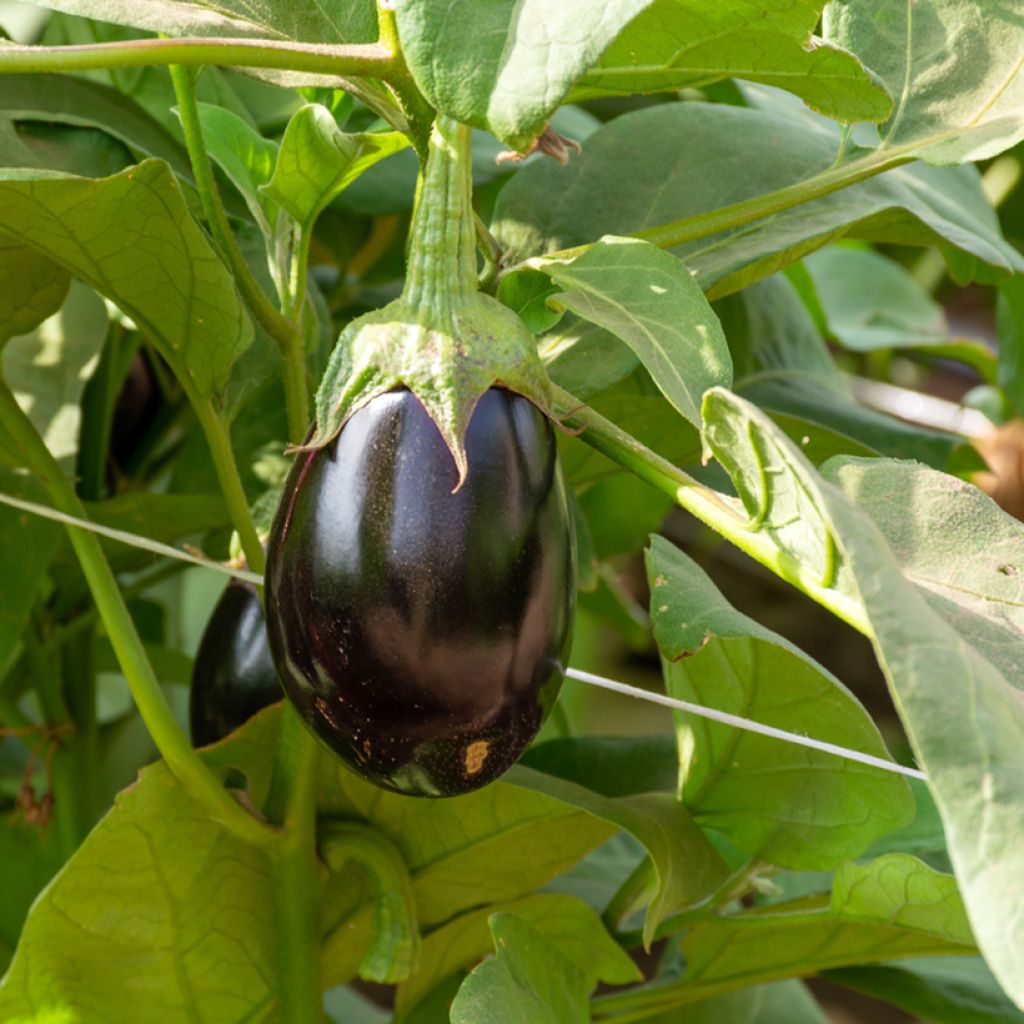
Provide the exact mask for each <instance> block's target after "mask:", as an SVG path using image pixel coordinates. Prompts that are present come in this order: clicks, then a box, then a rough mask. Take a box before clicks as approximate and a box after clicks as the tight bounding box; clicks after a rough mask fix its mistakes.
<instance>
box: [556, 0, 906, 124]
mask: <svg viewBox="0 0 1024 1024" xmlns="http://www.w3.org/2000/svg"><path fill="white" fill-rule="evenodd" d="M822 6H823V0H800V2H798V3H780V2H778V0H769V2H766V3H758V4H751V3H749V0H726V2H719V3H716V4H714V5H713V6H708V5H707V4H704V3H701V2H700V0H660V2H657V3H654V4H651V6H650V7H648V8H647V10H646V11H644V13H643V14H641V15H640V16H639V17H637V18H636V19H635V20H634V21H633V22H632V23H631V24H630V25H629V26H627V28H626V29H625V30H624V31H623V32H622V33H621V34H620V35H619V37H618V39H616V40H615V42H614V43H612V45H611V46H610V47H609V48H608V50H607V52H606V53H605V55H604V57H603V58H602V59H601V61H600V63H599V64H598V65H597V66H596V67H595V68H593V69H591V70H590V71H588V72H587V73H586V74H585V75H584V76H583V78H582V79H581V80H580V81H579V83H578V84H577V86H576V88H575V89H574V90H573V93H572V98H573V99H589V98H592V97H594V96H605V95H613V96H614V95H629V94H631V93H638V92H641V93H644V92H665V91H675V90H678V89H685V88H692V87H702V86H706V85H710V84H711V83H712V82H717V81H720V80H721V79H723V78H742V79H747V80H748V81H752V82H761V83H763V84H765V85H774V86H778V87H779V88H781V89H787V90H788V91H790V92H792V93H794V94H795V95H797V96H799V97H800V98H801V99H802V100H804V102H805V103H807V104H808V105H809V106H811V107H813V108H814V109H815V110H818V111H820V112H821V113H823V114H825V115H826V116H828V117H831V118H834V119H835V120H837V121H847V122H851V121H881V120H882V119H883V118H886V117H888V116H889V114H890V112H891V111H892V106H893V104H892V99H891V98H890V97H889V95H888V93H887V92H886V90H885V87H884V86H883V85H882V84H881V82H880V81H879V80H878V79H877V78H876V77H875V75H874V74H873V73H872V72H870V71H868V70H866V69H865V68H864V66H863V65H862V64H861V63H860V61H859V60H858V59H857V58H856V57H855V56H854V55H853V54H851V53H847V52H845V51H843V50H841V49H839V48H838V47H836V46H833V45H831V44H829V43H826V42H824V41H823V40H820V39H817V38H815V37H814V36H812V35H811V33H812V32H813V31H814V28H815V26H816V25H817V23H818V18H819V15H820V13H821V8H822Z"/></svg>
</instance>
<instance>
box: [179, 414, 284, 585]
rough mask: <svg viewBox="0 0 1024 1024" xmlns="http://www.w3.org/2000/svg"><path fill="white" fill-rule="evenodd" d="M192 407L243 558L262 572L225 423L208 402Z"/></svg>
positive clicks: (257, 540) (262, 560) (260, 550)
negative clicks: (208, 449)
mask: <svg viewBox="0 0 1024 1024" xmlns="http://www.w3.org/2000/svg"><path fill="white" fill-rule="evenodd" d="M190 397H192V396H190ZM192 405H193V408H194V409H195V413H196V417H197V419H198V420H199V425H200V426H201V427H202V430H203V434H204V435H205V437H206V443H207V444H208V445H209V447H210V455H211V456H212V458H213V465H214V468H215V469H216V470H217V479H218V481H219V482H220V488H221V491H223V493H224V500H225V502H227V506H228V513H229V514H230V516H231V522H232V524H233V525H234V527H235V529H236V530H237V531H238V539H239V540H240V541H241V544H242V550H243V551H244V552H245V559H246V561H247V562H248V563H249V568H250V569H252V571H253V572H259V573H261V572H263V566H264V563H265V561H266V559H265V557H264V554H263V545H262V544H261V543H260V537H259V534H258V533H257V532H256V527H255V526H254V525H253V521H252V515H251V514H250V512H249V502H248V501H247V500H246V497H245V489H244V488H243V487H242V480H241V478H240V477H239V475H238V465H237V463H236V462H235V455H234V452H233V451H232V450H231V435H230V434H229V433H228V428H227V426H226V425H225V423H224V421H223V420H222V419H221V418H220V416H218V415H217V413H216V411H215V410H214V408H213V406H212V405H211V404H210V403H209V402H208V401H206V400H204V399H202V398H195V399H194V400H193V402H192Z"/></svg>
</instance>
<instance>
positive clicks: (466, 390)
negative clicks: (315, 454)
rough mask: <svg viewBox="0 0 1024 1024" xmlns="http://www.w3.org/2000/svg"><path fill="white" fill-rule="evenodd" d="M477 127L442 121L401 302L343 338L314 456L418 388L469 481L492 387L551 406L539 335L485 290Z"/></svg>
mask: <svg viewBox="0 0 1024 1024" xmlns="http://www.w3.org/2000/svg"><path fill="white" fill-rule="evenodd" d="M470 138H471V129H470V128H469V127H467V126H465V125H461V124H458V123H457V122H455V121H452V120H451V119H449V118H446V117H439V118H438V119H437V121H436V123H435V125H434V130H433V133H432V135H431V140H430V153H429V157H428V160H427V166H426V170H425V172H424V175H423V179H422V182H421V185H420V192H419V196H418V199H417V203H416V211H415V214H414V216H413V224H412V232H411V235H410V239H409V267H408V274H407V277H406V282H405V288H404V289H403V291H402V294H401V296H400V297H399V298H398V299H396V300H395V301H394V302H392V303H389V304H388V305H387V306H385V307H383V308H382V309H379V310H375V311H374V312H372V313H368V314H367V315H366V316H362V317H360V318H359V319H358V320H354V321H353V322H352V323H351V324H349V326H348V327H347V328H346V329H345V330H344V331H343V332H342V334H341V337H340V338H339V339H338V345H337V347H336V348H335V350H334V353H333V355H332V357H331V361H330V364H329V365H328V368H327V372H326V373H325V374H324V379H323V382H322V383H321V385H320V390H319V392H318V393H317V399H316V418H317V426H316V430H315V432H314V434H313V437H312V439H311V440H310V441H309V443H308V444H307V445H306V447H307V448H322V447H323V446H324V445H326V444H327V443H328V442H330V441H331V440H333V439H334V438H335V437H336V436H337V434H338V431H339V430H341V428H342V426H343V425H344V423H345V421H346V420H347V419H348V418H349V417H350V416H351V415H352V414H353V413H354V412H355V411H356V410H357V409H359V408H360V407H362V406H364V405H366V404H367V402H369V401H370V400H371V399H373V398H375V397H376V396H377V395H381V394H384V393H385V392H387V391H393V390H395V389H396V388H400V387H405V388H408V389H409V390H410V391H412V392H413V394H415V395H416V397H417V398H418V399H419V400H420V402H422V404H423V406H424V408H425V409H426V410H427V412H428V413H429V415H430V417H431V419H433V421H434V422H435V423H436V424H437V428H438V430H440V432H441V436H442V437H443V438H444V441H445V444H446V445H447V446H448V448H449V450H450V451H451V453H452V456H453V457H454V459H455V464H456V466H457V467H458V472H459V478H458V482H459V486H461V484H462V482H463V481H464V480H465V478H466V449H465V443H464V438H465V433H466V428H467V427H468V425H469V420H470V417H471V416H472V415H473V410H474V408H475V407H476V404H477V402H478V401H479V400H480V398H481V396H482V395H483V394H484V392H485V391H487V389H488V388H490V387H493V386H495V385H498V386H500V387H503V388H506V389H508V390H509V391H514V392H516V393H517V394H520V395H524V396H525V397H526V398H528V399H530V401H531V402H533V403H534V405H536V406H538V408H540V409H541V410H543V411H545V412H548V411H549V410H550V407H551V401H550V399H551V392H550V383H549V381H548V378H547V374H546V373H545V371H544V368H543V367H542V365H541V362H540V358H539V356H538V355H537V346H536V343H535V342H534V339H533V337H532V335H531V334H530V332H529V331H528V330H527V329H526V327H525V326H524V325H523V323H522V321H521V320H520V319H519V317H517V316H516V315H515V314H514V313H513V312H512V311H511V310H509V309H507V308H506V307H504V306H502V305H501V303H499V302H497V301H496V300H495V299H493V298H491V297H490V296H489V295H483V294H481V293H480V292H479V291H478V290H477V278H476V236H475V232H474V226H473V216H472V184H473V179H472V159H471V153H470Z"/></svg>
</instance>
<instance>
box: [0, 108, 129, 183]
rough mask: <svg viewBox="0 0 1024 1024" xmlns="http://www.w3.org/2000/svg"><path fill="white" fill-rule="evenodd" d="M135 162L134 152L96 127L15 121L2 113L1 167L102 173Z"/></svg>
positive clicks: (95, 174) (90, 173)
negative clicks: (16, 122)
mask: <svg viewBox="0 0 1024 1024" xmlns="http://www.w3.org/2000/svg"><path fill="white" fill-rule="evenodd" d="M131 163H132V156H131V153H129V152H128V150H127V149H126V148H125V147H124V146H123V145H122V144H121V143H120V142H118V141H117V139H114V138H112V137H111V136H110V135H107V134H106V132H101V131H98V130H96V129H95V128H75V127H69V126H67V125H62V124H45V123H36V122H32V121H23V122H21V123H20V124H15V122H14V121H11V120H9V119H8V118H6V117H3V116H0V168H7V167H16V168H22V169H24V168H29V167H35V168H38V169H39V170H41V171H42V172H44V174H45V175H48V176H52V175H53V174H54V173H55V172H57V171H63V172H65V173H66V174H81V175H83V176H85V177H102V176H103V175H105V174H116V173H117V172H118V171H120V170H122V169H123V168H125V167H127V166H128V165H129V164H131ZM4 176H5V177H6V176H7V175H6V174H5V175H4ZM42 176H43V175H40V177H42Z"/></svg>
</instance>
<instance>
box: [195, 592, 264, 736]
mask: <svg viewBox="0 0 1024 1024" xmlns="http://www.w3.org/2000/svg"><path fill="white" fill-rule="evenodd" d="M282 696H283V694H282V692H281V684H280V682H278V678H277V671H276V670H275V668H274V661H273V658H271V656H270V645H269V644H268V643H267V627H266V619H265V618H264V616H263V604H262V603H261V601H260V595H259V594H258V593H257V592H256V588H255V587H254V586H253V585H252V584H251V583H245V582H243V581H242V580H232V581H231V582H230V583H229V584H228V585H227V587H226V588H225V590H224V593H223V594H222V595H221V598H220V600H219V601H218V602H217V604H216V606H215V607H214V609H213V614H212V615H211V616H210V621H209V622H208V623H207V624H206V629H205V630H204V631H203V638H202V640H201V641H200V642H199V650H198V651H197V652H196V660H195V667H194V668H193V670H192V692H191V694H190V696H189V725H190V727H191V732H192V742H193V743H194V744H195V745H196V746H197V747H205V746H206V745H207V744H208V743H216V741H217V740H219V739H223V738H224V737H225V736H227V734H228V733H229V732H234V730H235V729H237V728H238V727H239V726H240V725H241V724H242V723H243V722H246V721H248V720H249V719H250V718H251V717H252V716H253V715H255V714H256V712H257V711H262V710H263V708H265V707H266V706H267V705H268V704H274V703H276V702H277V701H279V700H280V699H281V698H282Z"/></svg>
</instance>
